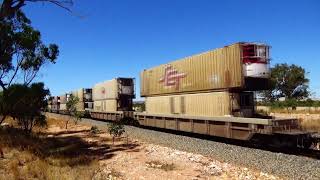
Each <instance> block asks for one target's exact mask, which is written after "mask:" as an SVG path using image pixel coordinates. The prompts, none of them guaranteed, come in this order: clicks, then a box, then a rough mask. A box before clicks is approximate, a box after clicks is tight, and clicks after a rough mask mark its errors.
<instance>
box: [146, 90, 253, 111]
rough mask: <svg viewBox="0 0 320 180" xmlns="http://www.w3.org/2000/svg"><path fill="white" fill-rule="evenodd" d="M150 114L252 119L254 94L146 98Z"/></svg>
mask: <svg viewBox="0 0 320 180" xmlns="http://www.w3.org/2000/svg"><path fill="white" fill-rule="evenodd" d="M145 103H146V113H148V114H180V115H186V116H204V117H215V116H239V117H251V116H252V115H253V111H254V103H253V93H252V92H241V93H234V92H229V91H223V92H210V93H196V94H182V95H169V96H153V97H146V98H145Z"/></svg>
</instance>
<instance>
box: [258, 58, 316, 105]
mask: <svg viewBox="0 0 320 180" xmlns="http://www.w3.org/2000/svg"><path fill="white" fill-rule="evenodd" d="M270 86H271V88H270V90H267V91H263V92H262V93H261V96H262V97H263V98H264V100H265V101H269V102H271V101H275V100H278V99H279V98H281V97H284V98H286V99H298V100H299V99H303V98H307V97H308V96H309V94H310V93H309V91H308V88H309V79H308V78H307V77H306V71H305V69H303V68H302V67H300V66H297V65H294V64H292V65H288V64H276V65H275V67H273V68H271V79H270Z"/></svg>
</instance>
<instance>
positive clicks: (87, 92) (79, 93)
mask: <svg viewBox="0 0 320 180" xmlns="http://www.w3.org/2000/svg"><path fill="white" fill-rule="evenodd" d="M71 94H72V95H73V96H74V97H78V98H79V102H78V104H77V110H78V111H85V110H92V109H93V100H92V89H91V88H81V89H78V90H76V91H72V92H71Z"/></svg>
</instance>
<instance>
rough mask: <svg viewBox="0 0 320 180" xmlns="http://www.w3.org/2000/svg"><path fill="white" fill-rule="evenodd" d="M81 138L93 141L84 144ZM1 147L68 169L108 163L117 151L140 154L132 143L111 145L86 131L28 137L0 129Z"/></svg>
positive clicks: (21, 133) (17, 130)
mask: <svg viewBox="0 0 320 180" xmlns="http://www.w3.org/2000/svg"><path fill="white" fill-rule="evenodd" d="M78 133H81V135H80V136H79V134H78ZM84 138H93V139H94V140H92V141H85V140H84ZM0 145H1V146H2V147H3V148H4V147H5V148H14V149H17V150H19V151H28V152H30V153H32V154H34V155H35V156H37V157H39V158H41V159H55V160H60V161H63V162H64V164H67V165H69V166H78V165H88V164H90V163H91V162H92V161H95V160H105V159H110V158H112V157H113V156H114V155H115V153H116V152H118V151H128V152H130V151H139V145H137V144H135V143H131V144H130V143H129V144H126V142H124V143H121V144H118V143H117V144H115V145H112V141H111V140H110V139H109V138H102V137H98V138H97V136H94V135H92V134H91V133H90V131H89V130H85V131H84V130H81V131H62V132H58V133H55V134H52V133H43V132H42V133H38V134H31V135H28V134H26V133H24V131H22V130H21V129H17V128H6V129H0Z"/></svg>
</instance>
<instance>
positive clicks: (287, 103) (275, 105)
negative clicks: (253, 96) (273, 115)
mask: <svg viewBox="0 0 320 180" xmlns="http://www.w3.org/2000/svg"><path fill="white" fill-rule="evenodd" d="M258 105H261V106H270V107H271V108H272V109H283V108H289V107H290V108H293V109H294V108H295V107H320V101H315V100H312V99H310V98H308V99H306V100H297V99H287V100H284V101H272V102H260V103H258Z"/></svg>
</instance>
